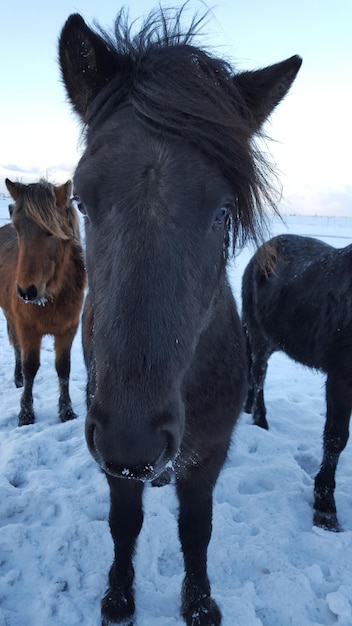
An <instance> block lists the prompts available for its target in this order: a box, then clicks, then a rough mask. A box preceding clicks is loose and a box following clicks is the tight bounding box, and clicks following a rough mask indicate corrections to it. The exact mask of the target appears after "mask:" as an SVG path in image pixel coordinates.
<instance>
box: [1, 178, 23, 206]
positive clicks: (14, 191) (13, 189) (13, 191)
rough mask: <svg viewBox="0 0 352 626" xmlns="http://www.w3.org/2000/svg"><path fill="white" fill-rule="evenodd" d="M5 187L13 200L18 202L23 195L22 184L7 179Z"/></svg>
mask: <svg viewBox="0 0 352 626" xmlns="http://www.w3.org/2000/svg"><path fill="white" fill-rule="evenodd" d="M5 185H6V187H7V189H8V192H9V194H10V196H11V198H12V199H13V200H14V201H15V202H16V200H17V198H18V196H19V195H20V193H21V188H22V183H17V182H16V183H13V182H12V180H10V179H9V178H5Z"/></svg>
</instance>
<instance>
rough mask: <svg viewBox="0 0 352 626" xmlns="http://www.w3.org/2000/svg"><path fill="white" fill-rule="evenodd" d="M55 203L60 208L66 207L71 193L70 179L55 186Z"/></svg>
mask: <svg viewBox="0 0 352 626" xmlns="http://www.w3.org/2000/svg"><path fill="white" fill-rule="evenodd" d="M54 189H55V197H56V204H57V206H58V207H60V208H61V209H66V207H67V205H68V203H69V200H70V198H71V194H72V180H68V181H67V182H66V183H64V184H63V185H58V187H55V188H54Z"/></svg>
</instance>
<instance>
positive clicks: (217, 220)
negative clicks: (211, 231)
mask: <svg viewBox="0 0 352 626" xmlns="http://www.w3.org/2000/svg"><path fill="white" fill-rule="evenodd" d="M228 213H229V209H228V206H227V205H226V204H225V205H224V206H221V207H220V208H219V209H218V210H217V212H216V214H215V217H214V221H213V226H215V227H216V226H222V224H223V223H224V221H225V219H226V217H227V215H228Z"/></svg>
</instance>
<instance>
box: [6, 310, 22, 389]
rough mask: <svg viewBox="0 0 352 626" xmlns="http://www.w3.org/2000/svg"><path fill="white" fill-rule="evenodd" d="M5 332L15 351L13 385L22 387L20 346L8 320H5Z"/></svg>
mask: <svg viewBox="0 0 352 626" xmlns="http://www.w3.org/2000/svg"><path fill="white" fill-rule="evenodd" d="M7 334H8V336H9V340H10V343H11V345H12V346H13V349H14V352H15V374H14V381H15V385H16V387H23V374H22V357H21V346H20V345H19V343H18V339H17V334H16V331H15V329H14V327H13V325H12V323H11V322H10V321H9V320H7Z"/></svg>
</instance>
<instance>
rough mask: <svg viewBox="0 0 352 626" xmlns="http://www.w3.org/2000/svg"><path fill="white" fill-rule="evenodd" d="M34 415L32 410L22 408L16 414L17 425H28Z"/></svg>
mask: <svg viewBox="0 0 352 626" xmlns="http://www.w3.org/2000/svg"><path fill="white" fill-rule="evenodd" d="M34 421H35V417H34V413H33V411H29V410H24V409H22V410H21V411H20V412H19V414H18V425H19V426H29V425H30V424H34Z"/></svg>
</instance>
